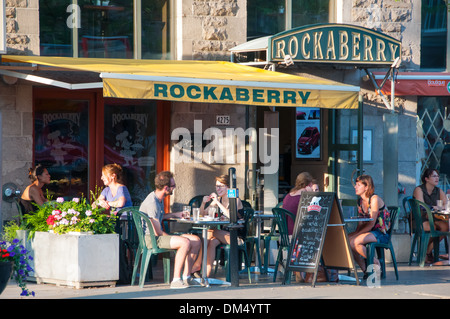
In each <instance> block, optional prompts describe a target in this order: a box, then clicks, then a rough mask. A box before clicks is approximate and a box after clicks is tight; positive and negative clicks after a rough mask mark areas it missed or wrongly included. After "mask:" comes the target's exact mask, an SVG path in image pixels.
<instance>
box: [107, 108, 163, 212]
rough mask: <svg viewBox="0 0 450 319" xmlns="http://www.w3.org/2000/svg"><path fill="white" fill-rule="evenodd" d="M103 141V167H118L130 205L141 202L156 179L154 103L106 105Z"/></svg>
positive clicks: (150, 190) (151, 188) (151, 189)
mask: <svg viewBox="0 0 450 319" xmlns="http://www.w3.org/2000/svg"><path fill="white" fill-rule="evenodd" d="M130 103H131V102H130ZM104 140H105V150H104V156H105V164H111V163H116V164H119V165H121V166H122V168H123V171H124V175H125V176H124V181H123V182H124V183H126V185H127V187H128V190H129V191H130V194H131V198H132V200H133V202H134V203H141V202H143V201H144V199H145V197H146V196H147V195H148V194H149V193H150V192H152V191H153V190H154V180H155V175H156V103H154V102H135V103H131V104H129V105H126V106H124V105H123V104H121V105H116V104H109V103H106V104H105V136H104Z"/></svg>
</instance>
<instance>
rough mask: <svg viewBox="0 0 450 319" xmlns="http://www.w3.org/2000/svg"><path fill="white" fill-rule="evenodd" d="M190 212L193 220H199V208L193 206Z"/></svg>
mask: <svg viewBox="0 0 450 319" xmlns="http://www.w3.org/2000/svg"><path fill="white" fill-rule="evenodd" d="M192 213H193V217H194V221H197V220H199V218H200V208H197V207H196V208H193V209H192Z"/></svg>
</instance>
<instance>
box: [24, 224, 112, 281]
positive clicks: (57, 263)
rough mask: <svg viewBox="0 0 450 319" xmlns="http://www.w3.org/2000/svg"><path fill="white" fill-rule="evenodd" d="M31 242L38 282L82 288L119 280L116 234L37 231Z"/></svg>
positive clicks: (35, 275) (35, 274)
mask: <svg viewBox="0 0 450 319" xmlns="http://www.w3.org/2000/svg"><path fill="white" fill-rule="evenodd" d="M30 245H31V251H32V256H33V255H34V257H33V258H34V278H35V280H36V282H37V283H38V284H39V283H51V284H57V285H64V286H71V287H75V288H83V287H92V286H105V285H108V286H115V284H116V281H117V280H119V235H118V234H105V235H91V234H86V233H71V234H64V235H58V234H54V233H47V232H36V233H35V236H34V238H33V239H32V240H31V243H30V242H29V243H28V244H27V246H28V248H29V247H30ZM32 267H33V266H32Z"/></svg>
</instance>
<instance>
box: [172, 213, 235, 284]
mask: <svg viewBox="0 0 450 319" xmlns="http://www.w3.org/2000/svg"><path fill="white" fill-rule="evenodd" d="M171 220H175V221H176V222H178V223H184V224H192V225H193V226H201V227H200V228H201V229H202V237H203V256H202V257H203V260H202V282H201V283H202V284H203V285H204V286H205V287H209V285H210V284H211V285H231V283H229V282H227V281H223V280H219V279H215V278H207V276H206V255H207V254H206V252H207V250H208V229H210V228H212V227H217V226H221V225H228V224H230V221H229V220H218V219H217V218H214V219H205V218H204V217H200V219H199V220H193V219H191V218H189V219H183V218H171Z"/></svg>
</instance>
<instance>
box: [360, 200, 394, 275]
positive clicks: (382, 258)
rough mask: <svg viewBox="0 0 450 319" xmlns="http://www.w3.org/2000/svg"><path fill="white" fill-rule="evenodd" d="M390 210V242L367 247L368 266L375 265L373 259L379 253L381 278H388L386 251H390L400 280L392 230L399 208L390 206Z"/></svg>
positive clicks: (371, 244)
mask: <svg viewBox="0 0 450 319" xmlns="http://www.w3.org/2000/svg"><path fill="white" fill-rule="evenodd" d="M388 210H389V213H390V215H391V216H390V218H391V228H389V230H388V231H387V235H388V236H389V240H388V242H387V243H386V244H382V243H369V244H367V245H366V250H367V264H368V265H371V264H373V258H374V256H375V250H376V251H377V255H378V260H379V261H380V264H381V278H386V259H385V255H384V250H385V249H389V251H390V252H391V256H392V262H393V264H394V269H395V277H396V278H397V280H398V269H397V260H396V259H395V253H394V247H393V246H392V242H391V235H392V230H393V229H394V223H395V220H396V218H397V215H398V207H397V206H388Z"/></svg>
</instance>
